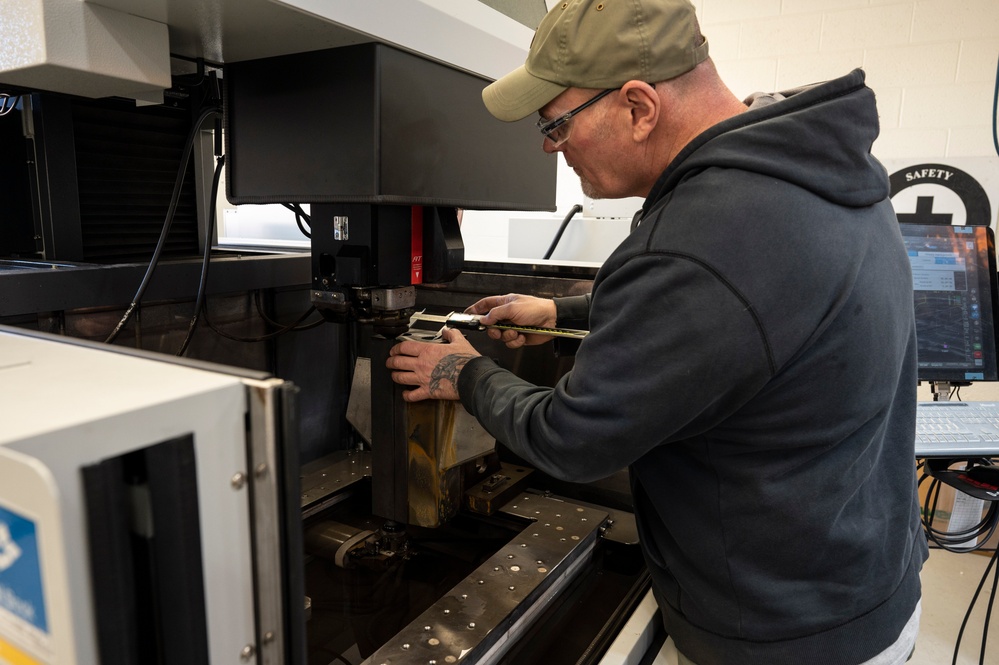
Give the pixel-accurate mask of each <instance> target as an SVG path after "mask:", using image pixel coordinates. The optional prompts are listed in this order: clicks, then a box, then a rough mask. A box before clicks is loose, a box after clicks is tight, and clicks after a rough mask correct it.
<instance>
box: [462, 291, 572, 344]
mask: <svg viewBox="0 0 999 665" xmlns="http://www.w3.org/2000/svg"><path fill="white" fill-rule="evenodd" d="M465 312H466V313H468V314H484V315H485V316H483V317H482V318H481V319H480V320H479V322H480V323H482V325H486V326H488V325H491V324H493V323H513V324H515V325H518V326H534V327H537V328H554V327H555V314H556V313H555V301H554V300H552V299H550V298H535V297H534V296H524V295H520V294H517V293H510V294H507V295H505V296H490V297H488V298H483V299H482V300H480V301H478V302H477V303H475V304H474V305H472V306H471V307H469V308H468V309H466V310H465ZM487 334H488V335H489V336H490V337H492V338H493V339H499V340H502V341H503V342H504V343H505V344H506V345H507V346H508V347H509V348H511V349H518V348H520V347H522V346H524V345H528V346H530V345H534V344H544V343H545V342H550V341H551V339H552V338H551V337H550V336H548V335H525V334H523V333H519V332H517V331H516V330H496V329H495V328H492V329H490V330H488V331H487Z"/></svg>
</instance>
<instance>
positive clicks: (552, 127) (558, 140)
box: [538, 88, 620, 148]
mask: <svg viewBox="0 0 999 665" xmlns="http://www.w3.org/2000/svg"><path fill="white" fill-rule="evenodd" d="M615 90H620V88H611V89H609V90H604V91H603V92H601V93H599V94H597V96H596V97H593V98H592V99H590V100H589V101H586V102H583V103H582V104H580V105H579V106H577V107H576V108H574V109H572V110H571V111H569V112H568V113H563V114H562V115H560V116H559V117H557V118H555V119H554V120H545V119H544V118H542V119H540V120H538V131H540V132H541V133H542V134H543V135H544V137H545V138H546V139H548V140H549V141H551V142H552V147H555V148H557V147H559V146H560V145H562V144H563V143H565V142H566V141H568V140H569V134H570V132H571V131H572V125H570V124H569V121H570V120H572V117H573V116H574V115H576V114H577V113H579V112H580V111H582V110H583V109H585V108H586V107H587V106H592V105H593V104H596V103H597V102H599V101H600V100H601V99H603V98H604V97H606V96H607V95H609V94H611V93H612V92H614V91H615Z"/></svg>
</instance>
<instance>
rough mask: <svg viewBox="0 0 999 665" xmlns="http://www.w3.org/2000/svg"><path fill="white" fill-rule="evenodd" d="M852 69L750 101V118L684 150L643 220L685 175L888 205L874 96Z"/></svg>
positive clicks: (854, 203)
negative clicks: (745, 177)
mask: <svg viewBox="0 0 999 665" xmlns="http://www.w3.org/2000/svg"><path fill="white" fill-rule="evenodd" d="M864 80H865V75H864V72H863V71H862V70H860V69H855V70H854V71H852V72H850V73H849V74H847V75H846V76H843V77H841V78H838V79H834V80H832V81H829V82H826V83H821V84H816V85H813V86H808V87H804V88H798V89H795V90H788V91H785V92H782V93H776V94H767V95H764V94H757V95H753V96H752V97H751V98H750V99H748V100H746V103H747V104H748V105H749V106H750V108H749V110H747V111H746V112H744V113H740V114H739V115H737V116H734V117H732V118H729V119H728V120H725V121H724V122H721V123H719V124H717V125H715V126H713V127H711V128H710V129H708V130H707V131H705V132H704V133H702V134H701V135H699V136H698V137H697V138H695V139H694V140H693V141H691V142H690V144H688V145H687V146H686V147H685V148H684V149H683V150H682V151H681V152H680V154H679V155H677V157H676V158H675V159H674V160H673V162H672V163H671V164H670V165H669V167H667V169H666V171H665V172H663V174H662V176H660V178H659V180H658V181H657V182H656V184H655V186H654V187H653V188H652V191H651V192H650V194H649V197H648V199H647V200H646V204H645V212H648V208H650V207H651V206H652V205H653V204H654V202H655V201H658V200H660V199H661V198H662V197H663V196H665V195H666V194H667V193H668V192H670V191H671V190H672V189H673V188H674V187H676V186H677V185H678V184H679V183H680V182H681V181H682V180H683V179H684V178H686V177H687V176H689V175H690V174H691V173H692V172H696V171H698V170H701V169H703V168H707V167H717V168H733V169H740V170H743V171H750V172H754V173H758V174H761V175H766V176H772V177H774V178H778V179H780V180H784V181H786V182H790V183H793V184H795V185H798V186H800V187H802V188H804V189H807V190H808V191H810V192H813V193H815V194H817V195H819V196H821V197H822V198H824V199H826V200H828V201H830V202H832V203H835V204H837V205H843V206H849V207H863V206H869V205H873V204H875V203H877V202H879V201H882V200H884V199H885V198H887V197H888V194H889V192H890V188H889V183H888V174H887V172H886V171H885V169H884V167H883V166H882V165H881V163H880V162H878V161H877V159H875V158H874V156H873V155H872V154H871V145H872V144H873V143H874V140H875V139H876V138H877V136H878V114H877V106H876V104H875V100H874V91H873V90H871V89H870V88H868V87H867V86H866V85H865V84H864Z"/></svg>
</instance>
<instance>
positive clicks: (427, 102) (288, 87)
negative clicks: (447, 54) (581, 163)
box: [225, 43, 556, 210]
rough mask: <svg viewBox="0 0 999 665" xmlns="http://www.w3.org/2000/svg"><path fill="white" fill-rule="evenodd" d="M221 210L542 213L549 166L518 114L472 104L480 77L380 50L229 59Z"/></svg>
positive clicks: (550, 182) (548, 196)
mask: <svg viewBox="0 0 999 665" xmlns="http://www.w3.org/2000/svg"><path fill="white" fill-rule="evenodd" d="M225 84H226V108H225V128H226V142H227V145H226V154H227V156H228V158H227V163H226V168H227V172H226V187H227V191H226V196H227V197H228V199H229V201H231V202H232V203H236V204H240V203H287V202H303V203H369V204H398V205H426V206H455V207H461V208H471V209H496V210H554V209H555V169H556V164H555V160H553V159H551V157H550V156H549V155H546V154H545V153H544V152H543V151H542V150H541V137H540V136H539V135H538V133H537V130H536V129H535V128H534V127H533V121H532V120H531V119H530V118H526V119H524V120H522V121H520V122H516V123H505V122H501V121H499V120H496V119H495V118H493V117H492V116H491V115H490V114H489V112H488V111H487V110H486V108H485V106H484V105H483V103H482V97H481V95H482V88H483V87H485V86H486V85H487V84H488V81H487V80H486V79H484V78H481V77H478V76H475V75H472V74H468V73H466V72H462V71H459V70H456V69H453V68H451V67H448V66H445V65H442V64H439V63H436V62H432V61H430V60H426V59H424V58H422V57H419V56H415V55H413V54H410V53H407V52H404V51H400V50H397V49H394V48H392V47H389V46H386V45H384V44H374V43H369V44H360V45H356V46H347V47H342V48H336V49H329V50H324V51H314V52H310V53H300V54H294V55H286V56H278V57H273V58H265V59H260V60H252V61H246V62H234V63H230V64H228V65H227V67H226V76H225Z"/></svg>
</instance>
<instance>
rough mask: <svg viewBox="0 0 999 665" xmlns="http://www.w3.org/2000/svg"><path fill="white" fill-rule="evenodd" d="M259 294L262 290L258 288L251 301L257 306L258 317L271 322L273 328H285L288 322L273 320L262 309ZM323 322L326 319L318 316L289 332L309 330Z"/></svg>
mask: <svg viewBox="0 0 999 665" xmlns="http://www.w3.org/2000/svg"><path fill="white" fill-rule="evenodd" d="M261 294H262V291H260V290H259V289H258V290H257V291H256V293H255V294H254V296H253V303H254V305H255V306H256V308H257V314H259V315H260V318H262V319H263V320H264V321H266V322H267V323H269V324H271V325H272V326H274V327H275V328H286V327H287V326H288V324H286V323H278V322H277V321H275V320H273V319H272V318H271V317H269V316H268V315H267V312H265V311H264V307H263V305H262V304H261V302H260V296H261ZM325 322H326V319H323V318H320V319H319V320H318V321H313V322H312V323H307V324H305V325H304V326H299V327H297V328H293V329H292V330H291V331H290V332H298V331H299V330H311V329H312V328H316V327H318V326H321V325H322V324H324V323H325Z"/></svg>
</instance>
